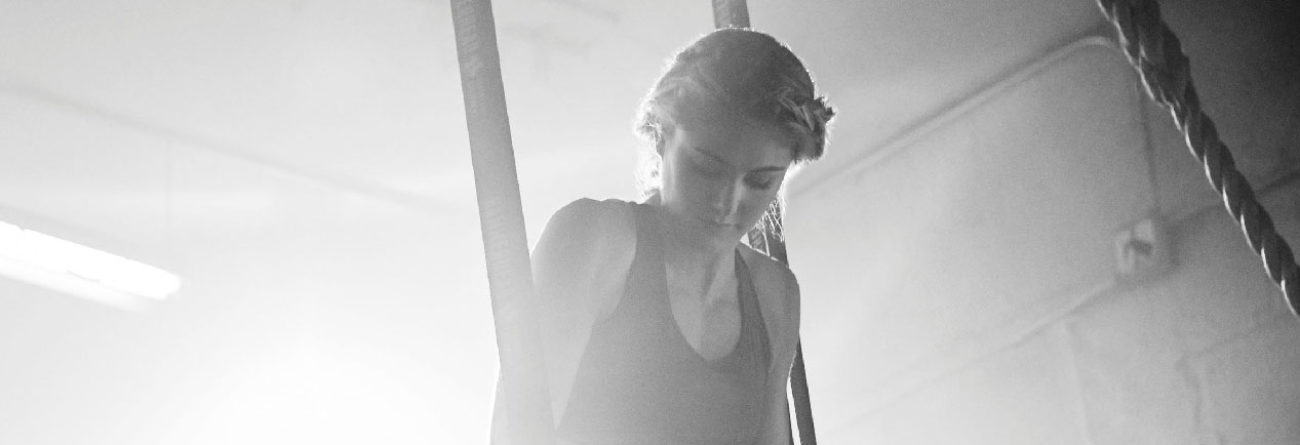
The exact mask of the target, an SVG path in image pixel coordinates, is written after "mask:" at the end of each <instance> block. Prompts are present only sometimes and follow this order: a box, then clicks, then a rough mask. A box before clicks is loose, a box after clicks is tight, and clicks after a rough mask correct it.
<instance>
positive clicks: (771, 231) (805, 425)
mask: <svg viewBox="0 0 1300 445" xmlns="http://www.w3.org/2000/svg"><path fill="white" fill-rule="evenodd" d="M712 3H713V26H714V27H715V28H728V27H736V28H749V7H748V6H747V5H746V4H745V0H712ZM784 210H785V207H784V206H783V205H782V204H781V201H780V200H777V201H776V202H774V203H772V207H770V208H768V210H767V213H766V214H765V215H763V218H764V220H765V221H766V222H767V223H766V224H763V225H762V228H754V229H751V230H750V231H749V245H750V247H753V248H754V249H755V250H758V251H760V252H763V253H766V254H767V255H768V256H771V257H772V258H774V259H776V260H777V261H780V262H781V264H785V265H787V266H788V265H789V264H790V260H789V258H787V257H786V251H785V233H784V225H783V224H782V221H781V218H782V214H783V213H784ZM790 392H791V394H792V395H793V396H794V416H795V424H796V425H798V429H799V443H800V444H801V445H817V433H816V432H815V431H814V428H813V418H812V401H811V400H810V399H809V397H808V373H807V371H806V370H805V369H804V361H803V341H802V340H800V341H799V342H798V343H796V344H795V349H794V363H793V364H791V367H790ZM789 443H790V445H794V433H793V432H791V435H790V437H789Z"/></svg>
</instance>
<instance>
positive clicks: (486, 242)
mask: <svg viewBox="0 0 1300 445" xmlns="http://www.w3.org/2000/svg"><path fill="white" fill-rule="evenodd" d="M451 15H452V25H453V27H454V28H455V30H456V56H457V59H458V61H459V63H460V82H461V91H462V93H463V94H464V97H465V121H466V124H467V125H468V127H469V145H470V153H471V157H470V160H471V163H472V164H473V167H474V190H475V196H477V198H478V214H479V225H480V227H481V228H482V231H483V253H484V256H485V257H486V259H487V270H488V288H489V292H490V293H491V294H492V318H493V320H494V322H495V324H496V337H497V354H498V356H499V359H500V361H501V386H502V391H503V392H504V393H505V405H506V406H505V407H506V416H505V419H506V422H507V423H508V426H509V430H510V431H509V432H510V433H511V439H512V440H510V441H509V442H508V443H511V444H516V445H524V444H536V445H550V444H553V443H555V438H554V420H553V417H552V415H551V404H550V398H549V395H548V390H547V385H546V369H545V367H544V366H542V344H541V342H540V341H539V340H538V338H539V337H538V335H537V334H538V332H539V330H538V327H537V325H536V321H535V320H536V318H535V317H533V316H531V315H530V314H534V313H537V311H536V310H534V308H533V306H535V305H536V301H535V300H536V298H533V297H534V294H533V274H532V268H531V267H530V266H529V261H528V240H527V236H526V235H525V233H524V214H523V208H522V207H521V205H520V199H519V176H518V174H517V173H516V171H515V153H514V148H513V146H512V145H513V144H512V143H511V140H510V121H509V118H508V116H507V114H506V97H505V87H504V85H503V84H502V81H501V58H500V54H499V53H498V52H497V37H496V25H495V24H494V20H493V17H492V2H491V0H451Z"/></svg>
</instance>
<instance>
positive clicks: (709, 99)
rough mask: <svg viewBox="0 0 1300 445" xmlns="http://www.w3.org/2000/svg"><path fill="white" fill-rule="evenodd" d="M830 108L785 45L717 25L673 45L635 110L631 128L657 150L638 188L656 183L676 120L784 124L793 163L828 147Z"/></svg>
mask: <svg viewBox="0 0 1300 445" xmlns="http://www.w3.org/2000/svg"><path fill="white" fill-rule="evenodd" d="M834 116H835V110H834V109H832V108H831V107H830V106H829V105H828V104H827V103H826V98H825V97H824V96H817V95H816V94H815V91H814V85H813V80H812V76H811V75H809V73H808V70H807V69H805V68H804V66H803V63H802V62H801V61H800V60H799V58H798V57H797V56H795V55H794V53H793V52H791V51H790V49H789V48H787V47H786V46H785V45H784V44H782V43H781V42H779V41H777V40H776V39H775V38H773V37H772V36H770V35H767V34H764V33H761V32H758V31H752V30H749V29H744V28H725V29H719V30H716V31H713V32H710V33H708V34H705V35H704V36H702V37H700V38H698V39H696V40H695V41H694V42H692V43H691V44H690V45H687V46H686V48H684V49H682V50H681V51H679V52H678V53H677V54H676V55H675V56H674V57H673V58H672V59H671V61H670V63H669V64H668V66H667V69H666V70H665V71H664V73H663V74H662V75H660V77H659V80H658V81H657V82H655V85H654V88H652V89H651V90H650V92H649V93H648V94H647V95H646V96H645V98H644V99H643V100H642V102H641V106H640V107H639V109H638V111H637V117H636V126H635V130H636V133H637V134H638V135H639V136H641V137H642V138H644V139H645V140H646V141H648V142H649V143H650V145H652V146H653V147H654V148H655V150H654V151H653V153H647V155H648V157H647V159H645V161H646V167H647V169H646V171H643V172H642V178H640V179H641V189H642V192H643V193H644V194H646V195H649V194H651V193H653V192H654V191H656V190H657V189H658V184H659V177H658V163H659V161H660V160H659V155H660V153H659V152H660V151H661V150H662V148H663V144H664V143H665V141H666V140H667V136H668V134H669V133H670V132H671V131H672V130H673V129H674V128H676V127H678V126H682V127H691V126H693V125H705V124H708V123H710V122H716V121H717V120H718V119H722V118H737V117H740V118H748V119H753V120H756V121H759V122H764V123H771V124H776V125H777V126H778V127H780V128H784V129H786V130H787V132H788V134H789V135H790V136H791V137H792V139H793V140H794V141H796V143H795V144H793V147H792V150H793V151H794V153H792V155H793V156H792V157H793V159H794V161H795V163H796V164H803V163H807V162H811V161H814V160H816V159H818V158H820V157H821V156H822V154H823V153H824V152H825V150H826V139H827V124H828V123H829V122H830V120H831V119H832V118H833V117H834Z"/></svg>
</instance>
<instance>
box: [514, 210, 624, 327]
mask: <svg viewBox="0 0 1300 445" xmlns="http://www.w3.org/2000/svg"><path fill="white" fill-rule="evenodd" d="M629 223H631V206H630V205H628V204H627V203H624V202H621V201H614V200H606V201H596V200H592V199H586V198H584V199H579V200H577V201H574V202H572V203H570V204H568V205H566V206H564V207H563V208H561V209H560V210H558V211H556V212H555V215H554V216H552V217H551V220H550V221H549V222H547V224H546V228H545V229H544V230H543V231H542V236H541V238H540V239H539V240H538V242H537V246H536V247H535V248H534V249H533V255H532V261H533V280H534V282H535V283H536V286H537V288H538V293H539V296H541V297H542V299H543V302H544V304H545V305H547V306H549V307H550V308H551V309H558V310H562V311H567V312H579V313H580V314H579V313H575V314H573V316H581V317H583V318H590V319H591V320H593V321H594V319H595V318H598V316H599V315H600V312H601V309H602V308H603V307H605V306H607V305H608V304H609V301H608V300H610V299H611V298H613V297H618V296H620V295H609V294H610V292H609V290H610V289H609V288H610V287H611V284H613V283H614V282H615V281H618V279H619V277H620V276H621V277H622V278H624V279H626V276H627V269H628V268H627V267H619V266H620V265H622V266H627V265H630V264H631V258H632V255H633V254H634V252H633V250H634V249H635V242H636V235H635V231H634V229H633V227H629V225H630V224H629ZM623 263H626V264H623Z"/></svg>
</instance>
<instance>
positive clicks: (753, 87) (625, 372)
mask: <svg viewBox="0 0 1300 445" xmlns="http://www.w3.org/2000/svg"><path fill="white" fill-rule="evenodd" d="M833 114H834V113H833V111H832V110H831V108H830V107H829V106H827V104H826V102H825V99H824V98H823V97H819V96H817V95H816V93H815V92H814V87H813V82H812V79H811V77H810V76H809V74H808V72H807V70H806V69H805V68H804V66H803V64H802V63H801V62H800V60H799V59H798V58H797V57H796V56H795V55H794V54H793V53H792V52H790V50H789V49H788V48H786V47H785V46H784V45H782V44H781V43H780V42H778V41H777V40H775V39H774V38H772V37H771V36H768V35H766V34H763V33H759V32H755V31H750V30H745V29H724V30H718V31H715V32H712V33H710V34H707V35H705V36H703V37H701V38H699V39H698V40H696V41H695V42H693V43H691V44H690V45H689V46H687V47H686V48H685V49H683V50H682V51H681V52H679V53H678V54H677V55H676V56H675V57H674V58H673V60H672V62H671V64H670V65H669V67H668V70H667V71H666V72H664V74H663V75H662V76H661V77H660V78H659V80H658V82H656V84H655V86H654V88H653V89H652V90H651V91H650V93H649V95H647V97H646V98H645V100H644V102H643V104H642V106H641V110H640V113H639V115H638V119H637V125H636V129H637V132H638V133H639V134H640V135H642V136H644V137H645V139H646V140H647V141H648V142H649V144H648V145H649V146H650V147H651V148H653V156H652V158H653V160H652V162H650V163H649V164H650V168H649V170H650V174H649V175H647V176H646V178H643V179H644V181H643V185H644V186H645V190H646V195H647V198H646V199H645V200H644V202H641V203H629V202H624V201H617V200H605V201H594V200H589V199H583V200H578V201H576V202H574V203H572V204H569V205H568V206H566V207H564V208H562V209H561V210H559V211H558V212H556V214H555V215H554V216H553V217H552V218H551V221H550V222H549V223H548V224H547V226H546V229H545V231H544V233H543V234H542V237H541V239H540V240H539V242H538V244H537V247H536V249H535V250H534V252H533V268H534V279H535V282H536V284H537V289H538V293H539V297H540V298H541V299H542V304H543V306H544V309H542V314H540V318H539V320H540V325H541V327H542V331H543V338H544V340H543V341H544V343H545V344H546V354H545V356H546V371H547V377H548V381H549V384H550V388H549V389H550V392H551V399H552V409H553V414H554V415H555V418H556V436H557V438H558V440H559V442H560V443H571V444H656V445H664V444H785V443H786V441H787V437H788V435H789V431H790V430H789V428H790V425H789V415H788V412H787V404H786V397H785V388H786V381H787V378H788V377H789V371H790V365H791V363H792V361H793V358H794V351H795V345H796V342H797V341H798V332H799V287H798V284H797V283H796V282H795V277H794V275H793V274H791V273H790V270H789V269H787V268H786V267H784V266H783V265H781V264H780V263H778V262H776V261H774V260H772V259H771V258H769V257H767V256H765V255H763V254H761V253H759V252H757V251H755V250H753V249H750V248H749V247H747V246H745V245H744V244H741V242H740V241H741V238H742V237H743V236H744V235H745V233H746V232H747V231H748V230H749V229H750V228H751V227H754V226H755V225H756V224H760V220H761V219H762V216H763V215H764V213H765V211H766V210H767V209H768V207H769V206H771V205H772V204H773V202H775V201H776V200H778V199H779V191H780V190H781V187H782V184H783V181H784V180H785V177H786V174H787V172H788V171H789V170H790V168H791V167H793V166H796V165H798V164H800V163H804V162H809V161H812V160H815V159H817V158H818V157H820V156H821V155H822V152H823V150H824V147H825V143H826V125H827V123H828V122H829V121H830V119H831V117H832V116H833ZM500 401H501V399H500V397H498V402H499V403H498V404H497V410H496V411H497V412H496V418H495V419H494V422H493V431H494V434H493V436H494V442H496V443H505V442H506V441H508V438H507V436H508V434H506V430H505V429H506V428H508V422H509V420H508V419H505V418H504V415H503V413H504V410H503V409H501V408H502V404H501V403H500Z"/></svg>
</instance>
